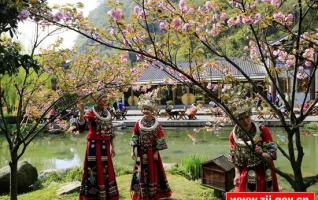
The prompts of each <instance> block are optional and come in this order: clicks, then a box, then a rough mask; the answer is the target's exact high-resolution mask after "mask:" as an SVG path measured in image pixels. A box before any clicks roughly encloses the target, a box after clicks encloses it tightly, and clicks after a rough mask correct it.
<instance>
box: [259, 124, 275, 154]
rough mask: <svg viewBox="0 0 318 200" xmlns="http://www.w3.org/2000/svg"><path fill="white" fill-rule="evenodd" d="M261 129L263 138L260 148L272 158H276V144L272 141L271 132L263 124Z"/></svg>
mask: <svg viewBox="0 0 318 200" xmlns="http://www.w3.org/2000/svg"><path fill="white" fill-rule="evenodd" d="M261 130H262V139H263V145H262V150H263V152H266V153H268V154H269V155H270V156H271V157H272V159H273V160H276V158H277V154H276V152H277V145H276V143H275V142H273V138H272V134H271V132H270V131H269V129H268V128H267V127H265V126H262V127H261Z"/></svg>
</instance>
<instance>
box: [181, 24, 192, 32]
mask: <svg viewBox="0 0 318 200" xmlns="http://www.w3.org/2000/svg"><path fill="white" fill-rule="evenodd" d="M189 28H190V24H189V23H185V24H183V26H182V30H183V31H189Z"/></svg>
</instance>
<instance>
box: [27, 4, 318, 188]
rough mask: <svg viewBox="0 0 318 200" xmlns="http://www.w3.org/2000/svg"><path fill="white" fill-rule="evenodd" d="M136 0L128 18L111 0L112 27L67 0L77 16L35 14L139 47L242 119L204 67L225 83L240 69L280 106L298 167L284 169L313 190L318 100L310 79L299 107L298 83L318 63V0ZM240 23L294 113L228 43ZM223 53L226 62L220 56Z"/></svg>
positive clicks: (115, 44)
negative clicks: (307, 129) (312, 128)
mask: <svg viewBox="0 0 318 200" xmlns="http://www.w3.org/2000/svg"><path fill="white" fill-rule="evenodd" d="M135 2H136V4H137V6H136V7H135V8H134V15H133V16H132V17H129V18H126V16H125V13H123V11H122V10H123V9H122V5H121V4H120V3H112V4H111V6H112V7H113V9H112V10H110V11H109V12H108V17H109V19H110V20H111V26H110V28H109V32H105V31H103V30H101V29H99V28H96V27H93V26H92V25H90V24H89V23H88V21H87V20H86V19H84V18H82V17H80V16H79V15H78V14H77V12H74V11H73V10H72V9H71V8H70V7H67V6H63V7H61V8H60V10H59V12H60V13H63V14H66V13H67V14H69V15H71V16H72V19H73V20H67V19H66V18H65V17H62V18H60V19H59V20H55V19H54V18H52V17H50V16H52V10H51V9H50V8H46V9H44V10H41V11H38V10H31V11H30V12H31V13H32V15H33V16H34V17H42V19H44V20H45V21H47V22H51V23H53V24H56V25H59V26H61V27H66V28H68V29H70V30H74V31H76V32H78V33H80V34H81V35H83V36H85V37H88V38H90V39H91V40H93V41H95V42H97V43H99V44H100V45H103V46H106V47H109V48H114V49H118V50H122V51H128V52H133V53H135V54H136V55H137V60H141V61H142V62H144V63H146V64H148V65H153V66H157V67H160V68H161V69H163V70H164V71H166V73H168V74H170V75H171V76H172V77H173V78H175V79H177V80H179V81H180V82H183V83H185V84H188V85H195V86H197V87H198V88H200V89H201V90H202V91H203V92H204V93H205V94H206V95H207V96H208V97H210V98H211V99H212V100H213V101H214V102H215V103H216V104H217V105H219V106H220V107H221V108H222V109H223V110H224V112H225V113H226V114H227V115H228V116H229V117H230V118H231V119H232V120H233V121H234V122H235V123H238V121H237V119H235V118H234V116H233V112H232V110H231V107H230V105H229V104H228V100H229V98H231V95H232V94H233V90H231V89H229V88H231V87H228V86H227V89H226V88H225V89H224V91H226V92H225V94H223V95H221V96H219V95H218V94H217V93H216V92H215V91H213V90H210V89H209V88H207V87H206V84H207V83H206V81H205V78H204V77H202V72H204V71H206V70H207V69H209V68H211V69H214V70H220V71H221V72H222V73H223V75H224V76H223V77H224V78H223V80H222V81H223V83H224V84H225V85H236V84H237V83H238V80H237V79H236V78H235V76H234V75H233V69H235V70H237V71H239V72H240V74H241V75H242V76H243V77H244V78H245V80H246V81H247V82H248V83H249V84H250V86H251V87H252V89H253V91H254V92H255V93H258V94H259V95H260V97H262V98H263V100H264V101H265V102H266V103H267V104H268V105H269V106H270V108H271V109H272V110H273V111H274V112H275V113H276V115H277V116H278V117H279V120H280V122H281V124H282V125H283V127H284V129H285V131H286V134H287V138H288V149H287V150H285V149H283V148H280V147H279V149H280V151H281V153H282V154H283V155H284V156H285V157H286V158H287V159H288V161H289V162H290V166H291V168H292V170H293V175H290V174H288V173H286V172H284V171H281V170H279V169H277V172H278V173H279V174H280V175H281V176H283V177H284V178H285V179H286V180H287V181H288V182H289V183H290V184H291V186H292V187H293V188H294V190H295V191H306V189H307V188H308V187H309V186H311V185H312V184H313V183H315V182H316V181H317V176H315V177H304V176H303V173H302V161H303V157H304V151H303V146H302V143H301V139H300V135H301V130H300V126H301V124H302V123H303V122H304V120H305V119H306V117H308V115H309V114H310V113H311V111H312V110H313V108H314V106H315V104H316V103H317V102H318V98H317V97H315V99H314V100H313V102H312V103H311V104H310V105H309V107H308V108H307V109H306V110H305V109H303V108H304V105H305V102H306V100H307V96H308V94H309V92H310V87H306V89H305V97H304V98H303V100H302V103H301V109H300V114H296V112H295V109H294V108H295V106H296V105H295V100H296V87H297V83H299V82H302V81H304V80H305V78H304V77H306V80H307V82H306V84H307V85H308V86H312V82H313V81H314V79H315V74H316V70H317V66H318V65H317V64H318V63H317V62H318V60H317V59H315V55H316V54H317V50H318V47H317V42H316V41H317V39H318V38H317V37H318V34H317V29H313V28H312V27H310V26H306V25H305V24H304V21H312V20H314V19H316V18H317V12H316V10H317V6H318V4H317V1H304V0H297V1H296V0H290V1H282V0H272V1H269V0H261V1H260V0H255V1H254V0H233V1H218V0H211V1H205V2H204V3H202V4H200V5H197V4H194V3H193V1H186V0H180V1H179V2H176V1H174V0H147V1H146V0H136V1H135ZM286 3H289V4H292V5H293V7H294V9H293V10H286V9H283V8H284V5H285V4H286ZM238 27H240V28H242V34H244V35H245V40H244V41H242V43H243V44H245V46H244V45H239V46H236V48H237V51H242V52H246V54H248V55H249V56H250V58H251V59H252V60H253V62H255V63H257V64H261V65H262V66H263V67H264V69H265V71H266V73H267V77H268V81H269V83H270V84H271V85H273V88H274V90H275V91H276V92H277V94H279V96H280V97H281V99H282V101H283V105H284V106H285V107H286V108H287V110H288V115H287V116H286V115H284V113H282V111H281V110H280V109H278V108H277V107H276V106H275V105H274V103H273V102H271V101H269V100H268V99H267V92H266V91H264V90H263V89H261V88H260V87H258V85H257V84H256V82H255V81H254V80H253V79H251V77H250V76H249V75H248V73H247V72H246V71H244V69H243V68H242V66H240V63H238V62H236V61H235V59H233V58H232V57H230V56H229V55H227V47H228V46H229V45H230V44H228V38H229V37H230V36H231V34H232V33H234V32H235V31H236V29H237V28H238ZM278 32H279V33H280V35H283V36H286V37H287V42H286V43H279V45H276V46H273V45H272V42H271V40H273V39H279V38H273V33H278ZM219 59H222V60H223V61H225V62H226V64H224V62H219ZM180 60H181V61H183V63H184V62H187V66H188V67H186V68H185V67H184V66H181V65H180V62H179V61H180ZM304 67H307V68H309V69H310V73H309V74H307V75H305V73H307V72H306V70H304ZM286 71H288V72H289V73H290V74H291V76H292V77H291V87H292V90H291V92H290V95H288V96H289V97H288V98H287V94H286V93H284V91H283V87H282V85H281V83H280V82H279V81H278V79H279V77H280V76H282V75H283V73H285V72H286ZM243 89H244V88H241V89H238V91H236V92H239V91H240V90H243ZM289 120H290V121H289ZM288 123H290V125H289V124H288ZM238 125H239V124H238ZM251 148H254V145H252V146H251ZM295 149H296V150H295Z"/></svg>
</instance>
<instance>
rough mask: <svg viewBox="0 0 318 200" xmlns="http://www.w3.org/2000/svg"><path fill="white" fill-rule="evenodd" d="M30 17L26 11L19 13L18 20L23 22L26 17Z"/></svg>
mask: <svg viewBox="0 0 318 200" xmlns="http://www.w3.org/2000/svg"><path fill="white" fill-rule="evenodd" d="M29 16H30V12H29V11H28V10H22V11H21V12H20V13H19V16H18V18H19V19H20V20H21V21H23V20H26V19H27V18H28V17H29Z"/></svg>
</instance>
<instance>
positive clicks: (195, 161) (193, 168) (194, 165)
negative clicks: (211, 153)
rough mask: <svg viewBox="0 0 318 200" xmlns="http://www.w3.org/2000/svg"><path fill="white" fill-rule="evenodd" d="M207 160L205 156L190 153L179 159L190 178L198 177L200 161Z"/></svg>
mask: <svg viewBox="0 0 318 200" xmlns="http://www.w3.org/2000/svg"><path fill="white" fill-rule="evenodd" d="M206 160H208V158H207V157H203V156H197V155H191V156H189V157H187V158H184V159H183V160H182V161H181V168H182V169H183V170H184V171H185V172H186V173H187V175H188V177H189V178H190V179H191V180H196V179H199V178H200V170H201V163H202V162H205V161H206Z"/></svg>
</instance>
